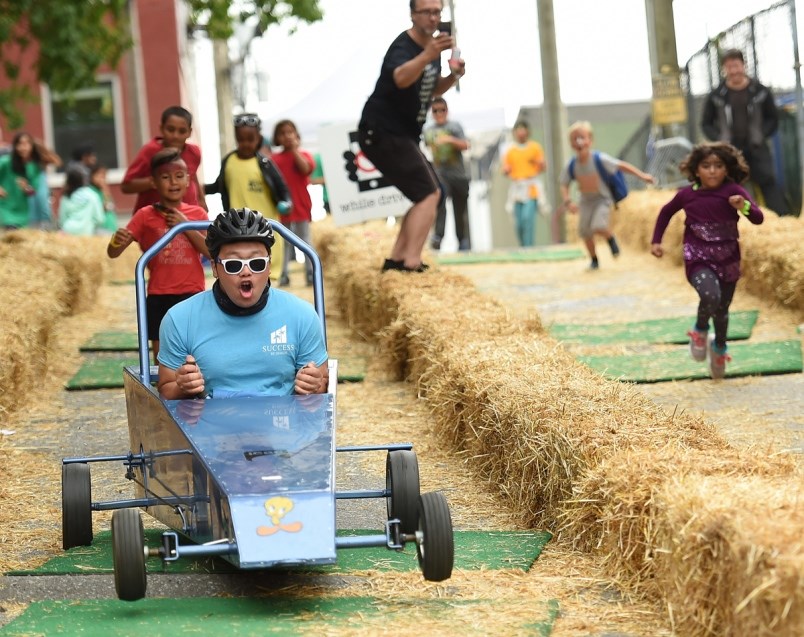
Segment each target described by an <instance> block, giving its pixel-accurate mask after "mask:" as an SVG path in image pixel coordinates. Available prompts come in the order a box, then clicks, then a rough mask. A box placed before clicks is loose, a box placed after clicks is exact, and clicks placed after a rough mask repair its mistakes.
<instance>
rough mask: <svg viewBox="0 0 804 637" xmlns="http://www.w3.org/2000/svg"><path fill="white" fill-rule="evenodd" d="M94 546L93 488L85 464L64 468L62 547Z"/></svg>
mask: <svg viewBox="0 0 804 637" xmlns="http://www.w3.org/2000/svg"><path fill="white" fill-rule="evenodd" d="M90 544H92V484H91V479H90V475H89V465H88V464H86V463H83V462H82V463H75V464H63V465H62V466H61V545H62V547H63V548H64V550H65V551H66V550H67V549H71V548H73V547H74V546H89V545H90Z"/></svg>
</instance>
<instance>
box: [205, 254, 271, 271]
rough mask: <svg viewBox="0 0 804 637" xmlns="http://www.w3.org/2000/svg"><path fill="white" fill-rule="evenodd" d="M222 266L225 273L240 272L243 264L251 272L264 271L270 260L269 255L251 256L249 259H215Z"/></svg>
mask: <svg viewBox="0 0 804 637" xmlns="http://www.w3.org/2000/svg"><path fill="white" fill-rule="evenodd" d="M215 262H216V263H220V264H221V265H222V266H223V269H224V271H225V272H226V274H240V272H242V271H243V268H244V267H245V266H248V269H249V270H251V271H252V272H253V273H255V274H257V273H259V272H264V271H265V268H267V267H268V264H269V263H270V262H271V257H252V258H251V259H215Z"/></svg>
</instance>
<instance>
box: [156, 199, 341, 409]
mask: <svg viewBox="0 0 804 637" xmlns="http://www.w3.org/2000/svg"><path fill="white" fill-rule="evenodd" d="M273 244H274V234H273V230H272V229H271V226H270V224H269V223H268V221H267V220H266V219H265V217H263V216H262V214H260V213H259V212H256V211H252V210H250V209H249V208H238V209H230V210H229V211H228V212H225V213H223V214H221V215H219V216H218V217H217V218H216V219H215V220H214V221H213V223H212V224H210V226H209V230H208V231H207V236H206V245H207V247H208V248H209V254H210V257H211V259H212V273H213V275H214V277H215V283H214V284H213V286H212V289H211V290H207V291H206V292H202V293H200V294H196V295H195V296H193V297H191V298H189V299H187V300H186V301H183V302H181V303H179V304H177V305H175V306H174V307H172V308H171V309H170V311H169V312H168V313H167V314H166V315H165V318H164V319H163V320H162V325H161V328H160V330H159V340H160V349H159V356H158V361H159V381H158V384H157V388H158V390H159V393H160V394H161V395H162V397H163V398H166V399H169V400H172V399H185V398H201V397H204V396H208V397H211V398H226V397H231V396H287V395H291V394H294V393H295V394H321V393H324V392H326V390H327V384H328V381H329V372H328V367H327V362H328V355H327V349H326V344H325V343H324V335H323V330H322V329H321V322H320V320H319V317H318V315H317V314H316V312H315V310H314V309H313V307H312V305H310V304H309V303H307V302H306V301H304V300H302V299H299V298H298V297H296V296H294V295H292V294H289V293H288V292H284V291H282V290H275V289H273V288H271V287H270V273H271V267H270V266H271V247H272V246H273Z"/></svg>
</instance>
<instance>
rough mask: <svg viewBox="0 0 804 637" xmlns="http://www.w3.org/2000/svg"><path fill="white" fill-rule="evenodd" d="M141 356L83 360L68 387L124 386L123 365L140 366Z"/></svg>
mask: <svg viewBox="0 0 804 637" xmlns="http://www.w3.org/2000/svg"><path fill="white" fill-rule="evenodd" d="M139 365H140V360H139V358H131V357H126V358H120V357H114V358H111V357H99V358H89V359H87V360H85V361H84V362H83V364H82V365H81V367H80V368H79V369H78V371H77V372H76V373H75V375H74V376H73V377H72V378H71V379H70V380H68V381H67V384H66V385H65V388H66V389H70V390H76V389H112V388H115V387H122V386H123V367H130V366H134V367H139Z"/></svg>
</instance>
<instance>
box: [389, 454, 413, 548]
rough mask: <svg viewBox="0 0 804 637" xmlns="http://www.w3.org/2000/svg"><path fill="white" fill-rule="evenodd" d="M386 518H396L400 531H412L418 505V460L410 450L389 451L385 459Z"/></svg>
mask: <svg viewBox="0 0 804 637" xmlns="http://www.w3.org/2000/svg"><path fill="white" fill-rule="evenodd" d="M385 488H386V489H387V490H388V491H389V492H390V495H388V496H387V497H386V499H385V501H386V508H387V510H388V519H389V520H393V519H398V520H399V522H400V525H399V530H400V531H401V532H402V533H414V532H415V531H416V521H417V519H418V518H417V515H418V507H419V493H420V489H419V461H418V460H417V459H416V453H415V452H413V451H411V450H404V449H399V450H396V451H389V452H388V456H387V457H386V461H385Z"/></svg>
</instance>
